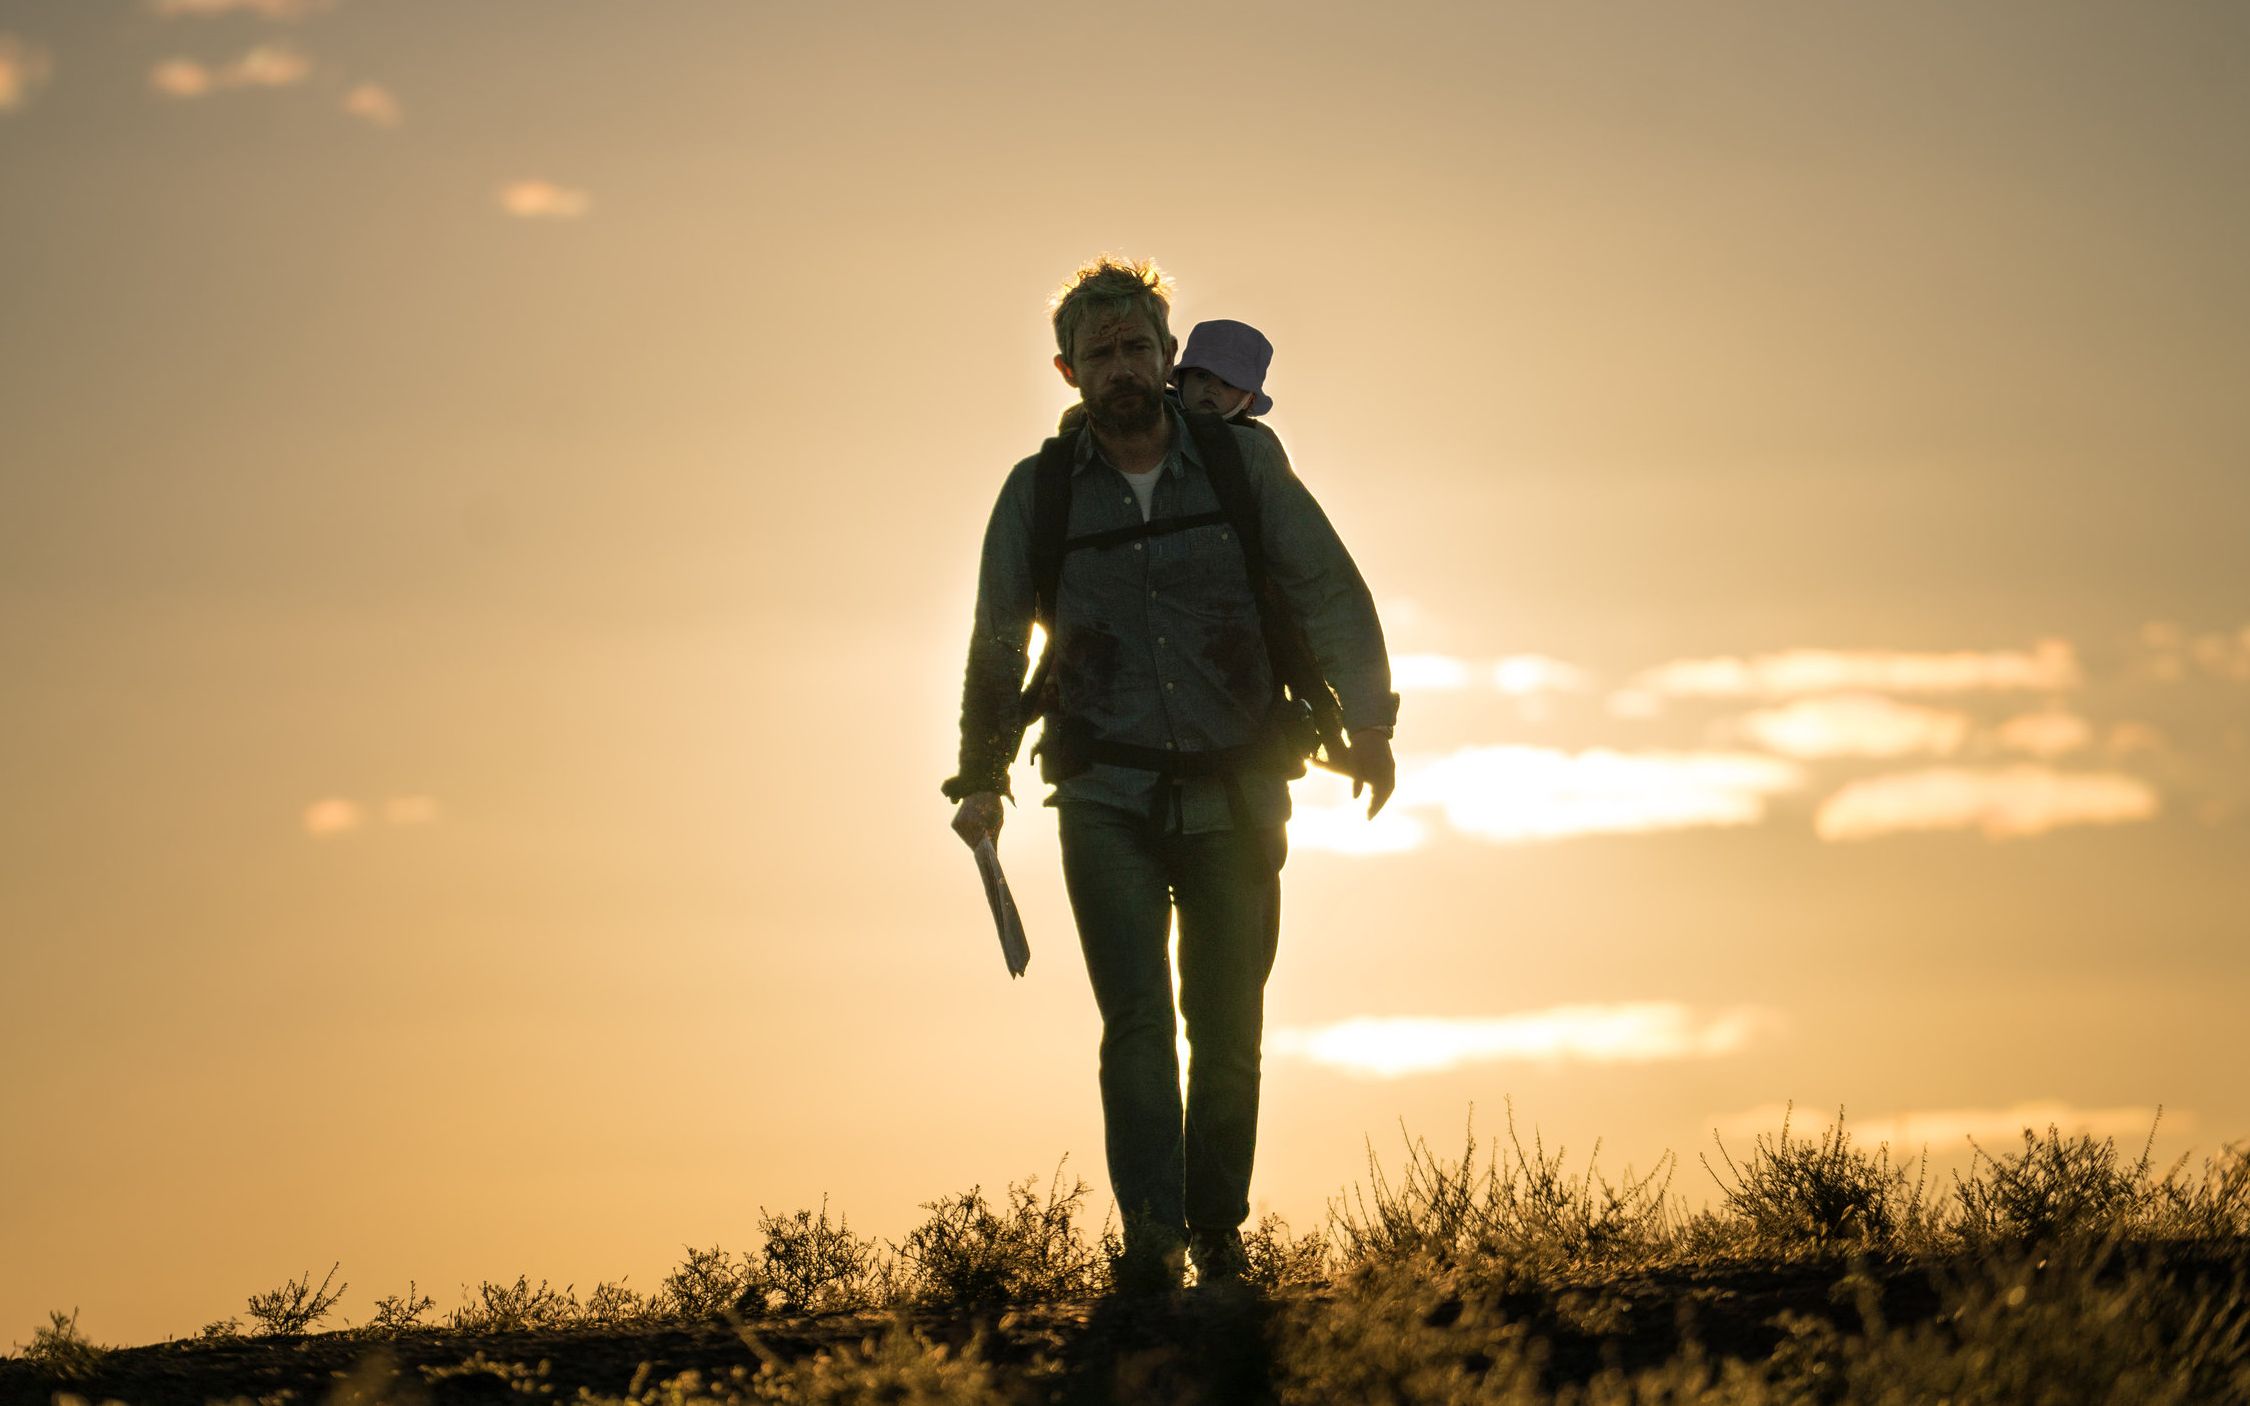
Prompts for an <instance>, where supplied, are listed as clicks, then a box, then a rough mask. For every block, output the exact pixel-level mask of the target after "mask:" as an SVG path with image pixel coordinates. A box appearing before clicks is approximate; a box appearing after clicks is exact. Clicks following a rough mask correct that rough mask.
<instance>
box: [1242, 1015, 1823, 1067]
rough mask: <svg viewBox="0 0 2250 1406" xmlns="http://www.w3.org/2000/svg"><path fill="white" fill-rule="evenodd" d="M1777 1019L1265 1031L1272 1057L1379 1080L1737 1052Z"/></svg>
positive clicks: (1412, 1023) (1432, 1020)
mask: <svg viewBox="0 0 2250 1406" xmlns="http://www.w3.org/2000/svg"><path fill="white" fill-rule="evenodd" d="M1779 1024H1780V1021H1779V1019H1778V1017H1776V1016H1775V1015H1774V1014H1773V1013H1772V1012H1770V1011H1766V1010H1762V1009H1759V1008H1756V1007H1750V1006H1738V1007H1734V1008H1731V1009H1727V1010H1721V1011H1714V1012H1710V1013H1708V1014H1700V1015H1699V1014H1698V1013H1697V1012H1695V1011H1694V1010H1692V1009H1690V1008H1689V1007H1687V1006H1684V1005H1680V1004H1678V1003H1676V1002H1670V1001H1631V1002H1622V1003H1617V1004H1612V1005H1575V1006H1554V1007H1550V1008H1548V1009H1546V1010H1537V1011H1524V1012H1521V1013H1518V1014H1515V1015H1504V1016H1483V1017H1465V1018H1445V1017H1437V1016H1355V1017H1353V1018H1352V1019H1350V1020H1343V1021H1338V1022H1336V1023H1334V1024H1331V1025H1321V1026H1311V1027H1285V1028H1282V1029H1277V1030H1272V1031H1269V1032H1267V1034H1266V1046H1265V1047H1266V1051H1267V1053H1268V1054H1271V1055H1274V1056H1277V1057H1279V1058H1283V1059H1301V1060H1304V1061H1306V1062H1307V1063H1311V1064H1319V1065H1324V1066H1326V1067H1328V1068H1331V1069H1340V1070H1343V1071H1344V1072H1346V1073H1349V1074H1355V1075H1360V1076H1362V1077H1367V1078H1375V1079H1398V1078H1403V1077H1405V1076H1407V1075H1410V1074H1435V1073H1440V1072H1442V1071H1445V1070H1449V1069H1457V1068H1460V1067H1461V1066H1463V1065H1470V1064H1498V1063H1504V1062H1511V1061H1514V1062H1528V1063H1543V1064H1555V1063H1564V1062H1576V1063H1582V1064H1655V1063H1662V1062H1665V1061H1669V1060H1683V1059H1710V1058H1714V1057H1716V1056H1719V1055H1727V1054H1733V1053H1735V1052H1736V1051H1738V1050H1741V1049H1743V1048H1745V1047H1746V1046H1748V1045H1749V1044H1750V1043H1751V1042H1752V1041H1754V1040H1755V1039H1757V1038H1758V1037H1759V1036H1761V1035H1762V1034H1764V1033H1766V1032H1767V1031H1770V1030H1772V1029H1775V1028H1777V1027H1778V1026H1779Z"/></svg>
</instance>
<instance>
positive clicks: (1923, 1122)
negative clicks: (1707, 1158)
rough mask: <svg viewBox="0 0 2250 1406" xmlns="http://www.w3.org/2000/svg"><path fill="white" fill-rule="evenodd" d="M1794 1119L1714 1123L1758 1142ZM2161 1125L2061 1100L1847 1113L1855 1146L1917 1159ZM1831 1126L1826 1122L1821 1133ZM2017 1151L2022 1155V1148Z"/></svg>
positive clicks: (2186, 1119)
mask: <svg viewBox="0 0 2250 1406" xmlns="http://www.w3.org/2000/svg"><path fill="white" fill-rule="evenodd" d="M1785 1117H1791V1114H1790V1110H1789V1108H1788V1106H1787V1105H1786V1104H1779V1103H1768V1104H1761V1105H1759V1106H1758V1107H1756V1108H1751V1109H1746V1110H1744V1111H1743V1112H1741V1113H1734V1114H1728V1115H1725V1116H1722V1117H1716V1118H1713V1119H1712V1120H1711V1121H1712V1123H1713V1124H1714V1125H1715V1126H1716V1127H1717V1128H1718V1130H1719V1131H1720V1132H1723V1133H1725V1134H1727V1135H1728V1136H1730V1137H1745V1138H1748V1137H1756V1136H1758V1135H1759V1134H1761V1133H1768V1134H1771V1133H1777V1132H1779V1130H1780V1128H1781V1120H1782V1119H1783V1118H1785ZM1791 1121H1792V1129H1791V1137H1792V1139H1794V1138H1795V1137H1796V1136H1797V1134H1798V1132H1799V1131H1800V1130H1803V1131H1817V1129H1814V1128H1813V1127H1812V1126H1811V1125H1808V1124H1807V1123H1805V1121H1804V1120H1803V1117H1802V1114H1801V1113H1800V1114H1798V1115H1797V1116H1795V1117H1793V1118H1792V1119H1791ZM2155 1122H2156V1109H2155V1108H2154V1107H2153V1106H2151V1107H2127V1108H2079V1107H2077V1106H2076V1105H2073V1104H2068V1103H2063V1102H2061V1101H2059V1100H2056V1099H2037V1100H2032V1101H2029V1102H2025V1103H2016V1104H2010V1105H2009V1106H2007V1107H2005V1108H1920V1109H1910V1110H1907V1111H1904V1112H1897V1113H1879V1114H1876V1115H1874V1116H1873V1117H1866V1116H1862V1115H1853V1114H1850V1113H1849V1110H1847V1116H1846V1117H1845V1119H1844V1129H1845V1131H1846V1132H1848V1133H1850V1134H1851V1135H1852V1140H1853V1142H1855V1143H1857V1144H1860V1145H1862V1146H1866V1147H1870V1148H1872V1147H1873V1146H1874V1145H1875V1144H1877V1143H1884V1142H1887V1143H1889V1144H1890V1145H1891V1149H1892V1151H1893V1152H1894V1153H1902V1154H1904V1155H1906V1156H1910V1157H1911V1156H1914V1155H1917V1153H1918V1151H1919V1149H1921V1148H1923V1147H1938V1148H1943V1147H1946V1146H1948V1145H1956V1146H1957V1145H1958V1144H1960V1143H1961V1142H1963V1141H1964V1140H1966V1139H1970V1138H1974V1139H1975V1140H1976V1141H1977V1142H1978V1143H1979V1144H1980V1145H1982V1146H1983V1147H1984V1149H1985V1151H1987V1152H1989V1153H1992V1154H1993V1155H1995V1156H1997V1155H2000V1154H2002V1153H2004V1152H2006V1151H2008V1150H2009V1149H2008V1148H2007V1147H2006V1146H2005V1144H2008V1143H2010V1142H2015V1141H2016V1140H2017V1139H2020V1138H2021V1137H2022V1136H2023V1131H2024V1129H2026V1128H2029V1129H2031V1130H2032V1131H2033V1132H2034V1133H2038V1134H2042V1135H2043V1134H2045V1133H2046V1131H2047V1129H2048V1128H2049V1127H2050V1126H2052V1127H2053V1128H2055V1129H2056V1130H2057V1131H2058V1132H2060V1133H2062V1134H2063V1135H2064V1136H2066V1137H2067V1136H2071V1135H2074V1134H2077V1133H2091V1134H2093V1135H2094V1136H2095V1137H2131V1136H2134V1135H2141V1136H2146V1135H2147V1133H2148V1130H2149V1128H2150V1127H2151V1126H2153V1125H2154V1124H2155ZM2164 1124H2165V1126H2166V1127H2168V1128H2171V1129H2173V1130H2174V1131H2184V1130H2186V1129H2188V1128H2192V1127H2194V1126H2195V1115H2194V1114H2192V1113H2186V1112H2182V1111H2180V1110H2178V1109H2172V1108H2167V1109H2165V1110H2164ZM1829 1126H1831V1124H1830V1123H1829V1122H1828V1121H1826V1120H1822V1121H1821V1122H1820V1123H1819V1125H1818V1129H1826V1128H1828V1127H1829ZM2016 1150H2018V1151H2020V1150H2021V1145H2020V1143H2019V1144H2018V1146H2017V1148H2016Z"/></svg>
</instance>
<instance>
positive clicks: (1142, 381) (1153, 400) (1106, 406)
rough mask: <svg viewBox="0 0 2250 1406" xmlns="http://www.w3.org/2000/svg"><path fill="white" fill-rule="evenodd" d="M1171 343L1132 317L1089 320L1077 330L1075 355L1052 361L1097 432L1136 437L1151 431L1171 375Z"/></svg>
mask: <svg viewBox="0 0 2250 1406" xmlns="http://www.w3.org/2000/svg"><path fill="white" fill-rule="evenodd" d="M1172 350H1173V347H1172V343H1171V341H1170V339H1169V338H1166V337H1164V336H1162V335H1161V334H1159V333H1158V332H1157V330H1156V329H1155V328H1154V327H1153V326H1151V325H1149V320H1148V319H1147V318H1146V317H1143V316H1142V315H1141V314H1140V313H1138V312H1136V311H1126V312H1120V313H1116V314H1111V315H1105V316H1100V317H1097V318H1093V319H1089V320H1088V321H1087V323H1086V325H1085V326H1083V327H1080V328H1079V329H1078V340H1077V347H1076V355H1075V357H1074V358H1073V359H1072V361H1071V362H1069V363H1066V362H1064V361H1063V359H1062V358H1061V357H1059V356H1058V357H1056V358H1055V365H1056V366H1057V367H1059V368H1061V370H1062V373H1063V379H1064V380H1065V381H1068V382H1069V383H1070V384H1071V385H1073V386H1076V387H1077V388H1078V393H1079V395H1081V396H1083V397H1084V398H1085V401H1086V414H1087V416H1088V418H1090V419H1092V420H1093V422H1094V425H1095V427H1096V428H1097V429H1105V430H1111V431H1114V432H1117V433H1120V434H1140V433H1144V432H1146V431H1148V430H1152V429H1154V428H1156V424H1157V418H1158V417H1159V416H1160V415H1161V414H1162V413H1163V410H1164V385H1165V382H1166V381H1168V380H1169V379H1171V374H1172Z"/></svg>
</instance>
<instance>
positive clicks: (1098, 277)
mask: <svg viewBox="0 0 2250 1406" xmlns="http://www.w3.org/2000/svg"><path fill="white" fill-rule="evenodd" d="M1047 304H1048V306H1049V307H1051V308H1053V309H1054V312H1055V347H1056V350H1058V351H1060V352H1061V353H1062V359H1063V364H1064V365H1066V366H1069V365H1075V364H1076V362H1075V359H1074V357H1073V355H1072V352H1073V348H1074V346H1075V344H1076V343H1077V340H1078V329H1079V328H1081V327H1083V326H1085V325H1086V321H1087V319H1088V318H1091V317H1094V316H1096V315H1098V314H1109V315H1112V316H1115V315H1117V314H1119V313H1124V312H1128V311H1130V312H1137V313H1139V314H1140V315H1141V316H1143V317H1145V318H1147V319H1148V322H1149V325H1150V326H1151V327H1154V328H1155V329H1156V335H1157V336H1158V337H1160V338H1161V339H1163V341H1164V343H1165V345H1166V346H1170V345H1171V342H1172V326H1171V313H1172V280H1171V279H1169V278H1167V277H1165V276H1164V270H1162V269H1160V268H1158V267H1157V266H1156V264H1155V262H1154V261H1153V260H1150V259H1136V260H1134V261H1132V262H1130V263H1128V262H1126V261H1125V260H1123V259H1118V258H1113V257H1111V256H1110V255H1108V254H1104V255H1102V256H1101V257H1100V258H1098V259H1096V260H1094V261H1093V262H1092V263H1090V264H1085V265H1082V266H1080V268H1079V270H1078V272H1076V273H1074V274H1072V275H1071V276H1070V281H1069V282H1067V283H1065V284H1063V286H1062V287H1061V288H1059V289H1057V290H1056V291H1055V296H1054V297H1052V298H1050V299H1048V300H1047Z"/></svg>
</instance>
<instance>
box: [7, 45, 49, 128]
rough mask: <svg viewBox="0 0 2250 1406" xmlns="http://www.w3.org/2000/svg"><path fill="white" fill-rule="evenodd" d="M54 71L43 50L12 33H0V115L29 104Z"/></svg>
mask: <svg viewBox="0 0 2250 1406" xmlns="http://www.w3.org/2000/svg"><path fill="white" fill-rule="evenodd" d="M54 70H55V61H54V58H53V57H52V56H51V55H49V54H48V52H47V51H46V50H45V49H42V48H40V47H39V46H38V45H36V44H34V43H32V42H30V41H29V40H26V39H18V38H17V37H16V36H15V35H13V34H0V112H13V111H15V110H16V109H17V108H19V107H22V106H23V105H24V104H25V103H28V102H30V101H31V95H32V93H33V92H35V91H37V90H38V89H39V88H42V87H44V86H46V82H47V76H48V75H49V74H51V73H53V72H54Z"/></svg>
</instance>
